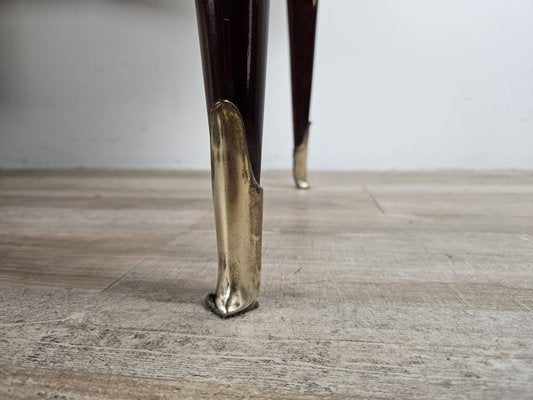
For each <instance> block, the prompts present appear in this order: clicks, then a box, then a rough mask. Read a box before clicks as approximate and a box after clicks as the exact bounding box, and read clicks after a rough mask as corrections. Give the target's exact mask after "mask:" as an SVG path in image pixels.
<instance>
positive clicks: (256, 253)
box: [210, 101, 263, 316]
mask: <svg viewBox="0 0 533 400" xmlns="http://www.w3.org/2000/svg"><path fill="white" fill-rule="evenodd" d="M210 128H211V170H212V178H213V179H212V182H213V201H214V205H215V220H216V230H217V246H218V260H219V261H218V282H217V289H216V293H215V298H214V302H213V303H214V304H213V306H214V307H215V309H216V311H215V313H216V314H218V315H220V316H233V315H236V314H239V313H242V312H244V311H248V310H249V309H252V308H254V307H253V305H254V304H255V303H256V297H257V296H258V294H259V284H260V280H261V239H262V220H263V190H262V189H261V187H260V186H259V184H258V183H257V181H256V179H255V177H254V174H253V171H252V168H251V164H250V156H249V153H248V146H247V144H246V136H245V131H244V123H243V120H242V117H241V115H240V113H239V110H237V108H236V107H235V105H234V104H233V103H231V102H229V101H219V102H218V103H217V104H215V105H214V106H213V108H212V109H211V113H210ZM211 307H212V306H211Z"/></svg>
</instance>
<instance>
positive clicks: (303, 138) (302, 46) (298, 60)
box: [287, 0, 317, 189]
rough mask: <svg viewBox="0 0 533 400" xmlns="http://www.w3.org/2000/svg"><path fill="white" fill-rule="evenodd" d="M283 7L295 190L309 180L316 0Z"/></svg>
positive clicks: (290, 0) (294, 1)
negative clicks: (285, 10) (286, 23)
mask: <svg viewBox="0 0 533 400" xmlns="http://www.w3.org/2000/svg"><path fill="white" fill-rule="evenodd" d="M287 6H288V14H289V36H290V48H291V80H292V110H293V125H294V154H293V177H294V182H295V184H296V187H297V188H298V189H309V183H308V182H307V152H308V151H307V149H308V142H309V126H310V123H309V108H310V103H311V86H312V80H313V63H314V54H315V35H316V16H317V0H287Z"/></svg>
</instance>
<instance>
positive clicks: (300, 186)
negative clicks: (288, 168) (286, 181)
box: [294, 179, 311, 190]
mask: <svg viewBox="0 0 533 400" xmlns="http://www.w3.org/2000/svg"><path fill="white" fill-rule="evenodd" d="M294 183H295V184H296V188H297V189H302V190H307V189H310V188H311V186H310V185H309V183H308V182H306V181H302V180H299V179H296V180H295V181H294Z"/></svg>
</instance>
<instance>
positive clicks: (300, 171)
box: [292, 125, 311, 189]
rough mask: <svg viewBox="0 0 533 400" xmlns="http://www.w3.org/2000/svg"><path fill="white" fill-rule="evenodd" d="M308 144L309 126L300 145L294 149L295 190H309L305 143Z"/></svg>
mask: <svg viewBox="0 0 533 400" xmlns="http://www.w3.org/2000/svg"><path fill="white" fill-rule="evenodd" d="M308 142H309V125H307V129H306V130H305V134H304V137H303V140H302V143H300V144H299V145H298V146H297V147H296V148H295V149H294V156H293V165H292V175H293V177H294V183H295V185H296V188H297V189H309V188H310V187H311V186H309V183H308V182H307V143H308Z"/></svg>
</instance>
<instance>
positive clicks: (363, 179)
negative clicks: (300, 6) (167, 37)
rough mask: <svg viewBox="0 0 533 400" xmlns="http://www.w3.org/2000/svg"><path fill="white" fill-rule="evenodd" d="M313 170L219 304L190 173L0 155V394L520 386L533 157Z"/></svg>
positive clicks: (201, 176) (282, 394)
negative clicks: (207, 299) (227, 315)
mask: <svg viewBox="0 0 533 400" xmlns="http://www.w3.org/2000/svg"><path fill="white" fill-rule="evenodd" d="M311 178H312V184H313V186H314V187H313V189H312V190H310V191H308V192H298V191H295V190H293V189H292V186H291V181H290V176H289V173H288V172H275V173H265V175H264V178H263V187H264V189H265V217H264V221H265V232H264V256H263V286H262V296H261V298H260V308H259V309H258V310H256V311H254V312H252V313H250V314H247V315H244V316H242V317H239V318H235V319H233V320H227V321H224V320H220V319H218V318H217V317H215V316H214V315H212V314H210V313H209V312H208V311H206V310H205V309H204V306H203V299H204V296H205V295H206V294H207V293H208V292H210V291H211V290H212V289H213V288H214V285H215V280H216V270H217V266H216V259H217V257H216V248H215V243H216V242H215V234H214V220H213V213H212V205H211V193H210V181H209V174H208V173H207V172H205V173H203V172H202V173H200V172H109V171H107V172H106V171H67V172H58V171H41V172H31V171H30V172H16V171H0V398H1V399H15V400H16V399H81V398H97V399H113V400H116V399H118V400H120V399H128V400H130V399H145V398H146V399H159V398H165V399H174V398H187V399H196V398H198V399H199V398H209V399H228V398H231V399H242V398H254V399H260V398H268V399H276V400H278V399H287V400H288V399H291V400H292V399H315V398H327V399H358V398H374V399H430V398H431V399H467V398H468V399H498V400H500V399H533V173H522V172H512V173H482V174H481V173H478V174H473V173H314V174H311Z"/></svg>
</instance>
